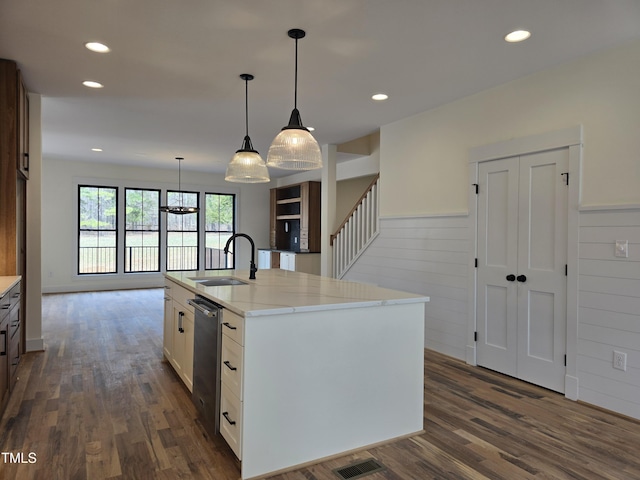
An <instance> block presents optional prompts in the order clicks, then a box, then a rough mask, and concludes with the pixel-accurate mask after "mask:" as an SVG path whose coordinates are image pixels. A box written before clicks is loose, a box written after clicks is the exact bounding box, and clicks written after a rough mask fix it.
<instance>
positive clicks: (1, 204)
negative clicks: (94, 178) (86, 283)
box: [0, 59, 29, 405]
mask: <svg viewBox="0 0 640 480" xmlns="http://www.w3.org/2000/svg"><path fill="white" fill-rule="evenodd" d="M0 125H2V128H0V252H2V254H0V275H2V276H16V275H19V276H20V277H21V281H19V282H18V283H17V284H16V285H15V286H13V287H12V288H11V291H10V292H8V293H5V295H4V296H3V297H2V306H1V308H2V310H0V313H1V314H2V323H1V325H0V377H3V378H0V391H1V392H0V397H2V396H4V394H5V393H4V392H5V390H4V389H5V387H6V388H7V389H8V391H11V389H12V385H13V383H15V381H16V378H17V376H16V375H17V368H18V364H19V362H20V357H21V354H22V352H23V349H24V344H25V341H24V321H25V318H26V317H25V303H24V298H25V289H24V288H25V285H26V264H27V258H26V240H27V221H26V220H27V216H26V215H27V213H26V212H27V183H28V181H27V179H28V178H29V98H28V95H27V90H26V88H25V86H24V83H23V81H22V77H21V75H20V71H19V70H18V66H17V64H16V62H14V61H12V60H5V59H0ZM5 373H6V376H5ZM5 377H6V378H5ZM5 382H6V386H5ZM0 405H4V401H3V402H2V403H1V404H0Z"/></svg>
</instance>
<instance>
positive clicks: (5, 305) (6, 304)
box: [2, 303, 11, 310]
mask: <svg viewBox="0 0 640 480" xmlns="http://www.w3.org/2000/svg"><path fill="white" fill-rule="evenodd" d="M10 306H11V304H10V303H5V304H4V305H2V310H9V307H10Z"/></svg>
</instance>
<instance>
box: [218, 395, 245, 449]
mask: <svg viewBox="0 0 640 480" xmlns="http://www.w3.org/2000/svg"><path fill="white" fill-rule="evenodd" d="M220 434H221V435H222V436H223V437H224V439H225V440H226V441H227V443H228V444H229V446H230V447H231V450H233V453H235V454H236V456H237V457H238V460H242V402H241V401H240V400H238V397H236V396H235V395H234V394H233V393H231V391H230V390H229V389H228V388H227V387H226V385H224V384H223V385H222V392H221V394H220Z"/></svg>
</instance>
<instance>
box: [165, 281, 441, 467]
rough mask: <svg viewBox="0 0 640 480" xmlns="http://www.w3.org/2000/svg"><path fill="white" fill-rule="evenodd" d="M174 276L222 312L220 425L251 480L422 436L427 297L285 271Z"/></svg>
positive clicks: (181, 283) (179, 282)
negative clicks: (214, 280)
mask: <svg viewBox="0 0 640 480" xmlns="http://www.w3.org/2000/svg"><path fill="white" fill-rule="evenodd" d="M203 275H209V276H232V277H234V278H238V279H241V280H243V281H245V282H247V284H246V285H237V286H221V287H205V286H202V285H201V284H200V283H198V282H196V281H194V280H191V279H190V277H202V276H203ZM167 277H168V278H169V279H170V280H172V281H174V282H176V283H178V284H179V285H181V286H182V287H184V288H187V289H188V290H190V291H191V292H194V293H198V294H201V295H204V296H205V297H208V298H210V299H211V300H213V301H214V302H216V303H218V304H220V305H222V306H223V307H224V308H225V310H223V313H222V319H223V320H222V321H223V329H222V332H223V339H222V365H221V378H222V390H221V395H222V398H221V417H220V428H221V433H222V435H223V437H224V438H225V439H226V440H227V442H228V443H229V445H230V446H231V448H232V450H233V451H234V452H235V453H236V455H237V457H238V458H239V459H240V460H241V476H242V478H243V479H248V478H253V477H258V476H262V475H266V474H272V473H274V472H279V471H285V470H289V469H291V468H295V467H299V466H301V465H304V464H309V463H315V462H319V461H321V460H322V459H324V458H327V457H331V456H335V455H341V454H347V453H349V452H352V451H354V450H357V449H361V448H363V447H367V446H371V445H374V444H379V443H381V442H386V441H390V440H393V439H397V438H402V437H405V436H408V435H413V434H417V433H419V432H421V431H422V430H423V408H424V405H423V388H424V385H423V383H424V380H423V378H424V375H423V365H424V304H425V302H427V301H429V298H428V297H424V296H418V295H414V294H409V293H406V292H398V291H394V290H388V289H383V288H378V287H374V286H371V285H364V284H359V283H354V282H345V281H341V280H335V279H331V278H327V277H320V276H317V275H309V274H304V273H299V272H290V271H285V270H280V269H275V270H263V271H258V274H257V279H256V280H248V272H246V271H231V272H229V271H223V272H174V273H170V274H167ZM224 323H228V324H229V325H224Z"/></svg>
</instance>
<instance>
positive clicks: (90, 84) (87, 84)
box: [82, 80, 104, 88]
mask: <svg viewBox="0 0 640 480" xmlns="http://www.w3.org/2000/svg"><path fill="white" fill-rule="evenodd" d="M82 84H83V85H84V86H85V87H89V88H102V87H104V85H102V84H101V83H98V82H94V81H92V80H85V81H84V82H82Z"/></svg>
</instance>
